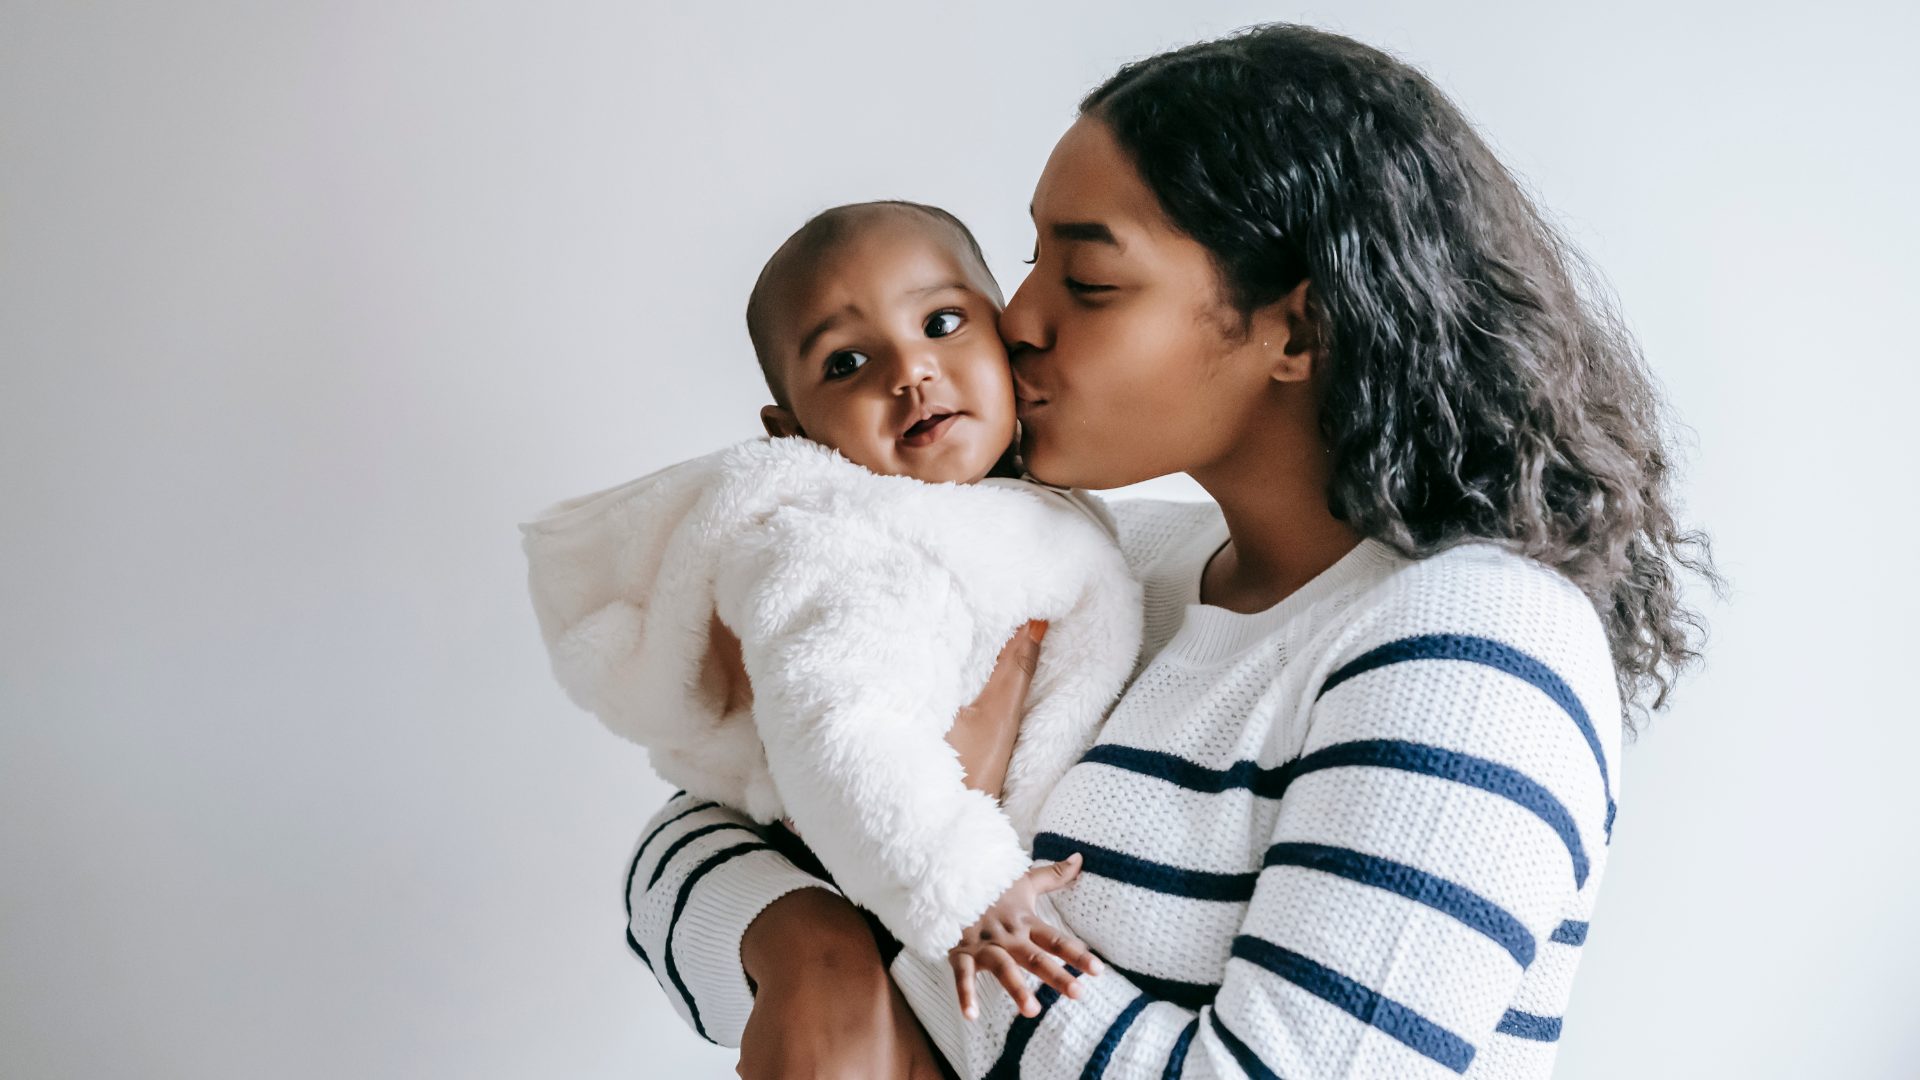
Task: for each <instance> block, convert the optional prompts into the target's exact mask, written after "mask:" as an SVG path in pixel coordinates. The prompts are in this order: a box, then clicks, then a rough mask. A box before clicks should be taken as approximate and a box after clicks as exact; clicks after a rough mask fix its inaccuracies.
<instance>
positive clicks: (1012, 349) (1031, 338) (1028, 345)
mask: <svg viewBox="0 0 1920 1080" xmlns="http://www.w3.org/2000/svg"><path fill="white" fill-rule="evenodd" d="M1034 277H1035V275H1033V274H1028V275H1027V280H1025V281H1023V282H1021V283H1020V287H1019V288H1018V289H1015V290H1014V291H1013V299H1011V300H1008V301H1007V306H1006V308H1005V309H1004V310H1003V311H1001V312H1000V340H1001V341H1003V342H1005V343H1006V346H1007V355H1009V356H1012V357H1014V358H1016V359H1017V358H1018V357H1019V356H1020V354H1022V353H1026V352H1032V351H1034V350H1036V349H1046V348H1048V347H1049V346H1050V345H1051V344H1052V342H1051V340H1050V339H1051V336H1052V335H1051V334H1049V333H1048V330H1047V324H1046V318H1045V316H1044V315H1043V313H1042V311H1041V308H1040V302H1039V299H1038V297H1037V295H1036V293H1037V289H1036V288H1035V287H1034V283H1033V279H1034Z"/></svg>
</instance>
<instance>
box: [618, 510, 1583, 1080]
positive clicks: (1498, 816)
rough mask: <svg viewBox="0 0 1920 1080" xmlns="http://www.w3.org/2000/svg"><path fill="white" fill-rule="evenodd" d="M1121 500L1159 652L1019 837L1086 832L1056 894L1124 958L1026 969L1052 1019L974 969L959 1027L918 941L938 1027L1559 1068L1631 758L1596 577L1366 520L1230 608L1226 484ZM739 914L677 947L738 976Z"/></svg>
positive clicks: (1116, 1069)
mask: <svg viewBox="0 0 1920 1080" xmlns="http://www.w3.org/2000/svg"><path fill="white" fill-rule="evenodd" d="M1115 517H1116V519H1117V520H1118V522H1119V527H1120V537H1121V546H1122V549H1123V551H1124V552H1125V553H1126V556H1127V559H1128V563H1129V565H1130V566H1131V568H1132V569H1133V570H1134V571H1135V573H1136V574H1138V575H1139V577H1140V578H1141V581H1142V584H1143V588H1144V596H1145V613H1146V626H1145V632H1144V639H1145V641H1146V643H1147V649H1146V651H1147V657H1146V658H1145V659H1143V661H1142V663H1141V665H1140V669H1139V673H1138V675H1137V676H1136V678H1135V679H1134V681H1133V683H1132V685H1131V686H1130V687H1129V689H1128V691H1127V693H1126V694H1125V696H1124V697H1123V698H1122V699H1121V702H1120V704H1119V705H1118V706H1116V707H1115V709H1114V712H1113V713H1112V715H1111V717H1110V718H1109V719H1108V721H1107V723H1106V725H1105V726H1104V727H1103V728H1102V730H1101V734H1100V737H1099V740H1098V742H1097V743H1096V745H1095V746H1094V747H1093V748H1092V750H1090V751H1089V752H1088V754H1087V755H1086V756H1085V757H1084V758H1083V759H1082V761H1081V762H1080V763H1079V764H1078V765H1076V766H1075V767H1074V768H1072V769H1071V770H1069V771H1068V773H1067V775H1066V777H1065V778H1064V779H1063V780H1062V782H1061V783H1060V785H1059V787H1057V788H1056V789H1055V790H1054V792H1053V793H1052V795H1051V796H1050V798H1049V799H1048V800H1047V802H1046V805H1045V807H1044V808H1043V810H1042V812H1041V819H1040V833H1039V835H1038V837H1037V839H1036V844H1035V852H1034V853H1035V855H1036V857H1040V858H1063V857H1065V856H1066V855H1068V854H1071V853H1073V852H1079V853H1081V854H1082V855H1083V856H1084V857H1085V858H1086V868H1085V871H1084V872H1083V874H1082V877H1081V879H1080V881H1078V882H1077V883H1076V884H1074V885H1073V886H1072V887H1070V888H1068V889H1066V890H1063V891H1062V892H1060V893H1057V894H1055V895H1054V897H1053V898H1052V899H1053V901H1054V907H1055V908H1056V909H1057V913H1058V916H1059V918H1060V919H1061V920H1062V921H1063V922H1064V923H1065V924H1066V925H1067V926H1068V927H1070V928H1071V929H1072V930H1073V931H1074V932H1076V933H1077V934H1079V935H1080V936H1081V937H1082V938H1084V939H1085V940H1086V941H1087V942H1088V944H1089V945H1090V946H1092V947H1093V948H1094V950H1095V951H1096V952H1098V953H1099V954H1100V955H1101V956H1102V957H1103V958H1104V959H1106V960H1107V962H1108V964H1109V965H1110V967H1109V970H1108V971H1107V973H1105V974H1103V975H1100V976H1098V977H1090V978H1085V979H1083V980H1082V984H1083V986H1084V987H1085V989H1086V991H1087V993H1086V994H1085V996H1084V997H1082V998H1081V999H1080V1000H1077V1001H1076V1000H1072V999H1068V998H1064V997H1060V996H1058V995H1055V994H1052V993H1051V992H1043V993H1041V994H1040V995H1039V996H1040V998H1041V1001H1042V1003H1043V1004H1044V1005H1045V1010H1044V1012H1043V1013H1042V1015H1041V1016H1039V1017H1038V1018H1023V1017H1020V1016H1018V1014H1017V1013H1015V1012H1014V1010H1013V1008H1012V1005H1011V1002H1010V1001H1009V1000H1008V999H1007V997H1006V995H1005V994H1004V993H1002V992H1001V991H999V990H998V989H997V988H996V987H994V986H993V985H992V984H991V983H990V982H989V981H986V980H984V979H983V980H982V982H981V984H980V987H979V989H980V1001H981V1011H982V1015H981V1018H980V1019H979V1020H977V1021H974V1022H971V1023H969V1022H966V1021H964V1020H960V1019H958V1017H957V1008H956V1006H955V1004H954V995H953V991H952V989H951V985H950V983H951V978H950V977H948V976H946V975H945V973H944V971H943V965H941V964H940V963H938V962H929V961H926V960H924V959H920V958H916V957H914V956H912V955H910V954H904V953H903V954H902V955H901V957H900V958H899V959H897V960H896V961H895V964H894V973H895V978H896V980H897V981H898V982H899V983H900V985H901V987H902V989H903V991H904V992H905V993H906V994H907V995H908V997H909V1000H911V1001H912V1002H913V1004H914V1008H915V1010H916V1011H917V1012H918V1013H919V1014H920V1015H921V1016H922V1018H923V1019H924V1020H925V1022H926V1026H927V1029H928V1032H929V1034H930V1035H932V1037H933V1038H934V1039H935V1041H936V1042H937V1043H938V1044H939V1045H940V1046H941V1048H942V1050H943V1052H945V1053H946V1054H947V1056H948V1058H949V1059H950V1060H951V1061H952V1062H953V1063H954V1064H955V1065H956V1067H957V1068H958V1069H959V1070H960V1071H961V1072H962V1073H963V1074H965V1075H968V1076H973V1077H996V1078H999V1077H1061V1078H1075V1077H1087V1078H1099V1077H1103V1076H1104V1077H1113V1078H1121V1077H1125V1078H1149V1077H1150V1078H1162V1077H1180V1076H1185V1077H1207V1076H1216V1075H1217V1076H1228V1077H1238V1076H1249V1077H1256V1078H1269V1077H1276V1076H1279V1077H1287V1078H1289V1080H1312V1078H1334V1077H1346V1078H1359V1077H1447V1076H1461V1075H1464V1076H1469V1077H1476V1078H1482V1077H1484V1078H1494V1077H1499V1078H1541V1077H1546V1076H1548V1075H1549V1074H1550V1072H1551V1069H1552V1063H1553V1055H1554V1050H1555V1046H1556V1040H1557V1039H1558V1037H1559V1034H1560V1027H1561V1020H1560V1018H1561V1016H1562V1014H1563V1013H1564V1011H1565V1007H1566V1003H1567V999H1568V995H1569V993H1570V990H1571V986H1572V979H1573V973H1574V968H1575V965H1576V963H1577V960H1578V957H1579V950H1580V948H1581V945H1582V944H1583V943H1584V942H1585V939H1586V933H1587V926H1588V923H1589V921H1590V916H1591V912H1592V907H1593V902H1594V896H1595V893H1596V891H1597V889H1598V887H1599V882H1600V879H1601V876H1602V871H1603V869H1604V866H1605V862H1606V852H1607V842H1608V833H1609V830H1610V826H1611V823H1612V816H1613V812H1614V798H1615V796H1616V794H1617V788H1616V787H1615V785H1616V784H1617V783H1618V778H1619V767H1618V765H1619V762H1618V756H1619V701H1618V698H1617V696H1616V691H1615V689H1614V681H1613V673H1612V668H1611V662H1610V659H1609V653H1608V649H1607V643H1606V639H1605V634H1604V631H1603V629H1602V627H1601V625H1600V621H1599V619H1598V617H1597V615H1596V614H1595V613H1594V611H1593V608H1592V606H1591V605H1590V603H1589V602H1588V601H1587V600H1586V599H1585V597H1584V596H1582V595H1581V594H1580V592H1579V591H1578V590H1577V589H1576V588H1575V587H1574V586H1573V585H1572V584H1571V583H1569V582H1567V581H1566V580H1565V579H1563V578H1561V577H1559V576H1558V575H1556V574H1554V573H1553V572H1551V571H1549V570H1547V569H1545V568H1544V567H1541V566H1539V565H1537V564H1535V563H1532V562H1530V561H1528V560H1526V559H1523V558H1521V557H1518V556H1516V555H1513V554H1510V553H1507V552H1505V551H1502V550H1500V549H1497V548H1493V547H1490V546H1465V547H1460V548H1456V549H1453V550H1451V551H1448V552H1445V553H1443V554H1440V555H1436V556H1434V557H1432V558H1429V559H1425V560H1421V561H1418V562H1409V561H1407V560H1404V559H1402V558H1400V557H1399V556H1397V555H1396V554H1394V553H1393V552H1391V551H1390V550H1388V549H1386V548H1384V547H1383V546H1381V545H1378V544H1375V543H1372V542H1367V543H1363V544H1361V545H1360V546H1359V547H1358V548H1356V549H1355V550H1354V551H1353V552H1352V553H1350V554H1349V555H1347V556H1346V557H1345V558H1344V559H1342V560H1341V561H1340V562H1339V563H1338V564H1336V565H1335V566H1334V567H1332V568H1331V569H1329V570H1328V571H1327V572H1325V573H1324V574H1322V575H1321V576H1320V577H1319V578H1316V579H1315V580H1314V581H1312V582H1310V583H1309V584H1308V585H1307V586H1305V587H1304V588H1302V589H1301V590H1300V591H1299V592H1297V593H1295V594H1294V595H1293V596H1291V597H1289V598H1288V599H1287V600H1285V601H1283V602H1282V603H1281V604H1279V605H1277V606H1276V607H1274V608H1272V609H1270V610H1268V611H1264V612H1260V613H1257V614H1253V615H1239V614H1235V613H1233V612H1228V611H1225V610H1222V609H1219V608H1213V607H1206V606H1202V605H1200V604H1199V603H1198V598H1199V579H1200V574H1201V570H1202V568H1203V567H1204V565H1205V562H1206V560H1207V558H1208V557H1209V556H1210V555H1211V554H1212V553H1213V552H1214V551H1215V550H1217V549H1218V547H1219V546H1220V544H1221V543H1223V542H1224V541H1225V540H1226V538H1227V533H1226V529H1225V526H1224V524H1223V523H1222V522H1221V519H1220V517H1219V514H1218V511H1217V510H1216V509H1214V508H1212V507H1209V506H1190V505H1180V504H1164V503H1161V504H1153V503H1127V504H1120V505H1119V506H1117V507H1116V508H1115ZM711 813H716V814H724V812H722V811H712V812H711ZM697 816H698V815H696V817H697ZM686 820H688V821H692V820H694V819H693V818H689V819H686ZM716 820H719V819H716ZM679 828H683V826H682V825H679V824H676V825H672V826H669V830H670V831H671V830H672V829H679ZM715 835H718V834H715ZM705 839H710V837H709V838H703V841H696V843H699V842H704V840H705ZM675 860H676V865H677V866H683V867H685V868H686V869H685V870H682V871H679V872H676V871H675V870H674V869H673V868H669V869H668V871H667V873H665V874H664V875H663V876H662V878H661V884H660V885H658V886H655V887H654V888H653V889H642V888H640V886H639V885H638V884H636V886H635V889H634V891H633V893H632V896H633V902H634V904H635V910H636V918H635V921H636V925H638V924H639V922H640V918H641V916H640V914H639V912H640V911H641V909H643V908H645V907H646V906H648V905H651V904H657V903H658V902H659V900H658V899H657V898H656V894H657V893H658V892H659V891H660V890H661V889H663V888H666V887H667V885H666V883H667V882H668V881H669V880H670V879H671V880H677V881H679V882H685V881H687V880H689V876H688V874H689V872H690V871H691V870H692V869H693V868H694V866H693V863H692V862H691V861H689V860H688V859H687V858H686V857H684V856H675ZM788 872H791V868H790V867H784V866H783V867H779V868H775V869H769V868H767V867H764V866H756V865H748V864H745V863H744V862H741V864H740V865H738V866H734V865H732V864H729V865H728V866H726V867H722V868H719V869H715V870H710V871H708V872H707V873H706V874H705V877H704V879H703V883H698V884H696V885H695V886H694V887H693V897H694V903H693V905H692V906H696V907H701V908H702V909H703V911H705V910H711V911H713V912H718V911H720V910H722V909H723V908H724V909H726V910H728V911H737V910H741V909H744V908H748V907H753V910H754V911H755V913H757V911H758V910H759V907H764V906H765V903H766V902H770V900H771V899H772V894H774V893H775V892H777V891H779V890H782V889H785V888H791V887H797V886H795V885H794V884H793V883H791V882H790V881H789V880H788V879H785V878H782V877H781V876H780V874H782V873H788ZM674 888H676V889H677V888H679V886H678V885H676V886H674ZM755 904H758V905H759V907H754V905H755ZM709 905H710V908H709ZM714 917H715V918H716V920H717V918H718V916H717V915H716V916H714ZM749 921H751V920H750V918H748V919H747V920H746V921H740V922H738V929H737V930H734V929H732V928H729V929H728V930H727V931H726V932H724V933H720V934H717V935H716V938H717V940H713V941H711V942H708V943H706V945H705V948H704V950H703V951H702V952H701V954H700V955H699V957H698V958H697V959H696V958H695V955H694V953H693V952H692V951H690V949H689V947H682V948H681V952H680V959H679V961H678V963H679V964H680V965H682V967H683V968H684V967H686V966H688V965H693V964H697V965H699V966H700V967H701V968H702V970H703V971H707V970H711V972H712V974H711V975H709V976H708V977H709V978H710V979H711V980H712V981H713V982H714V983H715V985H716V986H717V987H718V986H719V985H720V984H722V983H726V982H728V981H729V979H730V980H736V981H740V982H741V985H742V987H744V981H743V980H742V979H741V976H740V975H739V974H738V964H739V960H738V951H737V950H738V935H739V933H740V932H744V930H745V927H746V924H747V922H749ZM689 946H691V942H689ZM656 970H658V968H657V967H656ZM715 992H716V994H718V993H719V992H720V991H719V990H716V991H715ZM670 995H671V991H670ZM720 1001H721V999H720V998H719V997H718V996H716V998H715V1003H716V1009H718V1008H727V1009H731V1010H733V1011H735V1012H738V1013H739V1015H741V1016H742V1018H743V1019H744V1015H745V1011H750V1009H751V1005H750V1003H743V1002H741V1001H738V1000H734V1001H730V1002H728V1003H727V1004H726V1005H724V1006H722V1005H721V1004H720ZM708 1030H709V1033H710V1034H712V1035H713V1037H715V1038H721V1034H722V1033H719V1032H717V1031H715V1029H713V1028H711V1027H710V1028H709V1029H708ZM725 1034H727V1035H730V1036H731V1037H732V1038H735V1039H737V1037H738V1032H737V1030H729V1031H728V1032H726V1033H725ZM721 1041H726V1040H725V1039H724V1038H722V1039H721Z"/></svg>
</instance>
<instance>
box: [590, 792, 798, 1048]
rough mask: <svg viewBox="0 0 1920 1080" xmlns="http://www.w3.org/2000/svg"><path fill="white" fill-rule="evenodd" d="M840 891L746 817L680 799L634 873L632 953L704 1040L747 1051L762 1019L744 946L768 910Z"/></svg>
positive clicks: (649, 836)
mask: <svg viewBox="0 0 1920 1080" xmlns="http://www.w3.org/2000/svg"><path fill="white" fill-rule="evenodd" d="M806 888H819V889H829V890H831V889H832V888H833V887H832V886H831V885H829V884H827V883H826V882H825V881H822V880H820V879H819V878H817V877H814V876H812V875H811V874H807V873H804V872H802V871H801V870H799V869H798V868H796V867H795V866H794V865H793V864H792V863H791V862H789V861H788V860H787V859H786V857H785V856H783V855H781V854H780V853H779V852H778V851H776V850H774V848H773V846H772V845H770V844H768V843H767V842H766V840H765V839H764V838H763V837H762V835H761V833H760V832H759V831H758V830H757V829H756V828H755V827H754V825H753V823H752V822H751V821H750V820H749V819H747V818H746V817H744V816H742V815H740V814H737V813H735V812H734V811H732V810H729V809H727V808H725V807H723V806H720V805H718V804H716V803H711V802H705V801H703V800H700V799H696V798H694V797H693V796H691V795H688V794H687V793H686V792H681V793H680V794H678V795H675V796H674V797H673V798H671V799H669V800H667V804H666V805H665V806H664V807H661V809H660V812H659V813H657V814H655V815H654V816H653V820H652V821H650V822H648V823H647V831H646V832H645V833H644V834H643V835H642V838H641V841H640V846H639V848H638V849H637V850H636V851H635V852H634V855H633V861H632V863H631V864H630V865H629V867H628V870H627V946H628V947H629V948H631V949H632V950H633V952H634V954H635V955H636V956H638V957H639V958H640V959H641V961H642V962H644V963H645V964H646V965H647V967H648V968H649V969H650V970H652V972H653V976H654V978H656V979H658V980H660V988H661V989H662V990H665V991H666V994H667V1000H669V1001H671V1002H672V1003H673V1007H674V1010H675V1011H676V1012H678V1013H679V1014H680V1017H681V1019H683V1020H685V1021H686V1022H687V1023H688V1024H689V1025H691V1026H692V1027H693V1029H694V1030H695V1031H697V1032H699V1033H700V1037H701V1038H703V1039H706V1040H707V1041H708V1042H711V1043H716V1044H718V1045H720V1046H739V1045H740V1032H741V1031H742V1029H744V1028H745V1027H746V1024H747V1016H748V1014H749V1013H751V1012H752V1011H753V993H752V991H751V990H750V989H749V988H748V986H747V976H746V972H745V970H744V969H743V968H742V967H741V964H740V939H741V937H742V936H743V935H745V934H746V932H747V927H748V926H749V925H751V924H752V923H753V920H754V919H755V917H757V916H758V915H759V914H760V913H761V912H762V911H764V910H766V907H767V905H768V904H771V903H773V902H774V901H775V900H778V899H779V898H781V897H782V896H785V895H786V894H788V893H790V892H792V891H794V890H795V889H806Z"/></svg>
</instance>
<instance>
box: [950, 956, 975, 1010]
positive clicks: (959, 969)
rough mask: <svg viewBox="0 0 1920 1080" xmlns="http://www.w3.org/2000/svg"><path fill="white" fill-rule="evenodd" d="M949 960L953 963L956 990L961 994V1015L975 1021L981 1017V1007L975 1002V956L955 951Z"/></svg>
mask: <svg viewBox="0 0 1920 1080" xmlns="http://www.w3.org/2000/svg"><path fill="white" fill-rule="evenodd" d="M947 959H949V960H951V961H953V983H954V989H956V990H958V991H959V992H960V1015H962V1016H964V1017H966V1018H967V1019H969V1020H972V1019H975V1018H977V1017H978V1016H979V1015H980V1007H979V1006H978V1005H977V1004H975V1003H974V1000H973V973H974V966H973V954H971V953H964V952H960V951H958V950H955V951H954V952H952V953H950V954H949V955H948V957H947Z"/></svg>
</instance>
